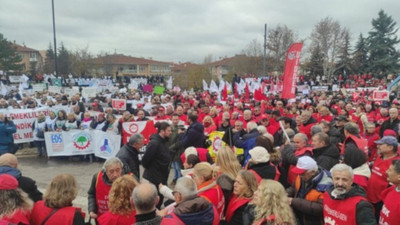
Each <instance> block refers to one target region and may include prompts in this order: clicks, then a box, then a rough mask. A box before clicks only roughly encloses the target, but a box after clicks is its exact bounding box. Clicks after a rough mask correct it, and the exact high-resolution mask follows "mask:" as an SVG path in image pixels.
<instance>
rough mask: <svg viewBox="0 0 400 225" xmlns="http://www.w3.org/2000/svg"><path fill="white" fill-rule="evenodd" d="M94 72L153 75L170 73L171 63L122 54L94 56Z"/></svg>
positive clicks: (99, 73)
mask: <svg viewBox="0 0 400 225" xmlns="http://www.w3.org/2000/svg"><path fill="white" fill-rule="evenodd" d="M93 63H94V64H95V74H97V75H101V76H104V75H111V76H155V75H162V76H166V75H171V67H172V65H173V63H170V62H160V61H155V60H151V59H144V58H136V57H132V56H126V55H122V54H113V55H106V56H102V57H98V58H95V59H94V60H93Z"/></svg>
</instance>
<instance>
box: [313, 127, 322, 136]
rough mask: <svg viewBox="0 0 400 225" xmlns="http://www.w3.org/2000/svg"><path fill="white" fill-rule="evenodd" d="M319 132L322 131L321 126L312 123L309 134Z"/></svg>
mask: <svg viewBox="0 0 400 225" xmlns="http://www.w3.org/2000/svg"><path fill="white" fill-rule="evenodd" d="M319 132H322V127H321V126H320V125H314V126H312V127H311V136H314V134H317V133H319Z"/></svg>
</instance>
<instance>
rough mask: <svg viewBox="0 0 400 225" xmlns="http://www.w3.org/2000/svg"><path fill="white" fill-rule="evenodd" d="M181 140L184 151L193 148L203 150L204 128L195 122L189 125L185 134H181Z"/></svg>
mask: <svg viewBox="0 0 400 225" xmlns="http://www.w3.org/2000/svg"><path fill="white" fill-rule="evenodd" d="M179 138H180V139H181V141H182V146H183V148H184V149H186V148H187V147H190V146H193V147H198V148H202V147H204V126H203V124H201V123H199V122H197V121H196V122H194V123H192V124H190V125H189V127H188V129H187V130H186V133H185V134H180V135H179Z"/></svg>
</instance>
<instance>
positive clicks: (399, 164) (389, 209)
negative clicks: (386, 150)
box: [379, 159, 400, 224]
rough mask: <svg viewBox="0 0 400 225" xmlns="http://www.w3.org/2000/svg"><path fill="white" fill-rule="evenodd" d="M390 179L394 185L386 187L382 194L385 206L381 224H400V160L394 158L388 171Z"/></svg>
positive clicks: (381, 213) (382, 211) (381, 215)
mask: <svg viewBox="0 0 400 225" xmlns="http://www.w3.org/2000/svg"><path fill="white" fill-rule="evenodd" d="M386 174H387V178H388V181H389V182H390V183H392V184H393V185H392V186H391V187H389V188H387V189H385V190H384V191H383V192H382V194H381V197H382V201H383V206H382V210H381V212H380V219H379V224H400V217H399V209H400V205H399V203H400V199H399V190H400V160H399V159H395V160H392V164H391V165H390V167H389V169H388V170H387V171H386Z"/></svg>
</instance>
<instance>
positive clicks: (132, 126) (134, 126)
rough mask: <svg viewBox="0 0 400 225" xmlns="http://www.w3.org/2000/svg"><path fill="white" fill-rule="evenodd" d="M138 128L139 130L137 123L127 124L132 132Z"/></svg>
mask: <svg viewBox="0 0 400 225" xmlns="http://www.w3.org/2000/svg"><path fill="white" fill-rule="evenodd" d="M138 130H139V127H138V125H137V124H134V123H132V124H131V125H130V126H129V132H131V133H132V134H134V133H136V132H138Z"/></svg>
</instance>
